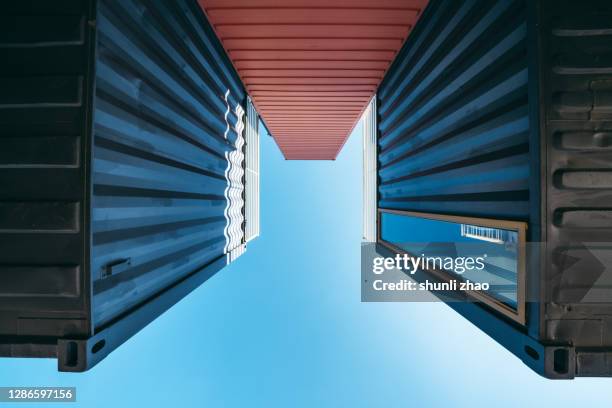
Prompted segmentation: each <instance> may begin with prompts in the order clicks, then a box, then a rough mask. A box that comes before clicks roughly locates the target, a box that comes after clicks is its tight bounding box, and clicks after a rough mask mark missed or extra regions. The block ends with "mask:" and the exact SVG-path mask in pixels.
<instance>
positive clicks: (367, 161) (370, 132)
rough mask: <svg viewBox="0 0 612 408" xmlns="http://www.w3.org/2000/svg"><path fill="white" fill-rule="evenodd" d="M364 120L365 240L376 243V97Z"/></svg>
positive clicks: (367, 109)
mask: <svg viewBox="0 0 612 408" xmlns="http://www.w3.org/2000/svg"><path fill="white" fill-rule="evenodd" d="M362 120H363V239H364V241H368V242H374V241H376V196H377V194H376V134H377V133H376V132H377V126H376V96H374V97H373V98H372V100H371V101H370V104H369V105H368V107H367V108H366V110H365V112H364V113H363V116H362Z"/></svg>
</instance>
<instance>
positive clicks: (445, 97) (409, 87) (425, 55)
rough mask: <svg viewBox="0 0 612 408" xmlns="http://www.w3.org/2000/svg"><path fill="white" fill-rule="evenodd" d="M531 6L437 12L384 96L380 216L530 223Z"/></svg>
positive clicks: (440, 5) (390, 77) (455, 7)
mask: <svg viewBox="0 0 612 408" xmlns="http://www.w3.org/2000/svg"><path fill="white" fill-rule="evenodd" d="M526 36H527V23H526V12H525V4H524V2H523V1H505V0H504V1H490V2H480V1H475V0H468V1H462V2H451V1H434V2H432V3H430V5H429V7H428V8H427V9H426V11H425V13H424V14H423V16H422V17H421V20H420V21H419V24H417V26H416V27H415V29H414V31H413V33H412V34H411V36H410V38H409V40H408V42H407V43H406V44H405V46H404V47H403V49H402V51H401V52H400V54H399V55H398V57H397V59H396V60H395V62H394V64H393V65H392V66H391V69H390V71H389V72H388V73H387V75H386V77H385V79H384V80H383V83H382V84H381V86H380V89H379V91H378V109H379V124H378V131H379V139H378V159H379V162H378V176H379V203H378V205H379V207H380V208H387V209H398V210H412V211H423V212H434V213H447V214H455V215H473V216H479V217H487V218H501V219H514V220H528V219H529V212H530V203H529V201H530V194H529V179H530V165H529V126H530V120H529V114H528V101H527V94H528V71H527V58H526V54H527V45H526Z"/></svg>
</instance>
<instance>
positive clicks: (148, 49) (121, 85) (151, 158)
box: [91, 0, 246, 326]
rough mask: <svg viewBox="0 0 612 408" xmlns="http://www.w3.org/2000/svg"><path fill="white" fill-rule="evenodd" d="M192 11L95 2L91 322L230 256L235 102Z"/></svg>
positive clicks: (238, 94)
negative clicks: (230, 165) (229, 166)
mask: <svg viewBox="0 0 612 408" xmlns="http://www.w3.org/2000/svg"><path fill="white" fill-rule="evenodd" d="M201 13H202V11H201V10H200V9H199V7H198V6H197V5H196V4H195V2H192V1H188V0H180V1H176V2H164V1H135V0H126V1H121V2H117V1H110V0H101V1H99V10H98V18H97V24H98V59H97V66H96V69H97V76H96V96H97V99H96V107H95V113H94V124H95V136H94V143H95V146H94V151H93V209H92V212H93V213H92V236H93V249H92V251H93V254H92V263H91V273H92V275H93V279H94V285H93V291H94V307H93V313H94V320H95V324H96V326H98V325H102V324H104V323H107V322H109V321H110V320H111V319H113V318H115V317H117V316H119V315H121V313H123V312H125V311H126V310H128V309H129V308H130V307H132V306H134V305H136V304H138V303H139V302H142V301H143V300H145V299H147V298H149V297H151V296H152V295H154V294H155V293H156V292H158V291H160V290H161V289H163V288H165V287H167V286H169V285H171V284H172V283H174V282H176V281H178V280H179V279H181V278H182V277H184V276H186V275H188V274H190V273H192V272H194V271H195V270H198V269H200V268H202V267H205V266H206V265H207V264H209V263H211V262H213V261H214V260H215V259H218V258H219V257H221V256H224V254H225V252H226V251H228V252H229V251H231V250H232V249H234V248H231V247H229V246H228V245H229V240H230V239H231V237H230V235H232V234H233V233H234V232H232V231H229V232H228V228H230V229H231V228H233V227H229V220H228V217H229V215H228V213H229V212H232V211H234V209H233V208H230V204H229V202H228V196H229V195H231V194H233V190H231V189H229V190H228V186H229V182H228V180H229V178H231V177H233V175H234V174H236V175H237V176H239V175H238V173H235V172H236V171H238V170H239V169H233V170H232V169H230V168H228V162H229V157H230V156H231V155H233V154H237V153H236V148H237V146H236V144H237V141H238V140H240V139H241V137H242V136H241V135H239V134H238V133H237V130H238V131H240V130H241V129H242V127H243V124H242V119H241V118H240V117H239V113H240V111H241V110H242V109H243V103H244V100H245V96H246V95H245V92H244V89H243V88H242V85H241V83H240V81H239V79H238V77H237V76H236V74H235V72H234V71H233V69H232V67H231V64H230V62H229V60H228V59H227V58H226V56H225V53H224V51H223V49H222V48H221V47H220V46H219V44H218V42H216V38H215V35H214V33H213V32H212V30H211V28H210V27H209V26H208V25H207V24H206V25H205V20H204V19H203V18H202V16H201ZM240 154H242V153H241V152H240ZM237 194H238V195H241V194H242V193H241V192H237ZM236 205H240V204H239V203H238V202H236ZM238 239H240V240H241V239H242V238H240V237H238Z"/></svg>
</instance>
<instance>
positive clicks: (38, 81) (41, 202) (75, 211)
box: [0, 0, 93, 355]
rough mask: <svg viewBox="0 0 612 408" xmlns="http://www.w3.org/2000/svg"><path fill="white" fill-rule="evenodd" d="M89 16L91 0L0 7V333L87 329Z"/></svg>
mask: <svg viewBox="0 0 612 408" xmlns="http://www.w3.org/2000/svg"><path fill="white" fill-rule="evenodd" d="M92 13H93V8H92V6H91V4H90V2H88V1H77V0H74V1H70V0H65V1H58V2H49V1H42V0H40V1H36V0H33V1H27V2H25V1H9V2H3V4H2V15H1V16H0V336H1V335H20V336H87V335H88V333H89V332H90V325H89V321H88V316H89V314H88V294H89V280H88V279H87V278H85V279H82V277H81V276H80V275H81V273H82V271H83V269H86V263H87V259H86V256H84V255H83V242H84V240H86V238H87V237H88V227H87V223H86V222H85V220H86V217H87V216H88V211H87V209H88V200H89V199H88V194H87V188H86V185H87V152H88V150H89V147H88V140H89V127H88V124H87V120H86V116H85V113H86V111H87V109H88V105H89V104H90V101H91V95H90V92H89V89H88V83H89V81H90V79H91V76H90V73H89V72H90V68H91V67H90V64H89V62H90V58H91V52H92V48H90V45H91V44H92V41H91V37H92V32H93V30H91V29H88V24H87V23H88V20H89V19H91V18H92ZM26 339H27V340H25V341H26V342H27V341H34V340H33V339H32V338H29V339H28V338H27V337H26ZM19 341H22V339H20V340H19ZM20 347H21V346H16V345H12V346H6V345H0V354H1V355H15V354H17V355H21V354H26V355H28V354H29V355H32V354H35V355H38V354H40V353H43V354H49V355H52V354H53V353H54V352H55V350H54V349H51V348H49V349H48V350H47V351H45V350H44V348H43V347H36V348H29V347H28V345H27V344H25V345H24V346H23V347H24V348H23V349H20Z"/></svg>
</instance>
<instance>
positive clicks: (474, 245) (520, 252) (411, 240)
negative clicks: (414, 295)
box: [378, 209, 527, 324]
mask: <svg viewBox="0 0 612 408" xmlns="http://www.w3.org/2000/svg"><path fill="white" fill-rule="evenodd" d="M466 226H470V227H473V228H467V229H468V230H470V231H472V232H478V233H480V234H481V235H483V236H484V231H487V232H486V234H493V236H499V237H506V239H505V240H501V239H500V242H497V241H495V240H490V239H485V240H483V239H482V236H477V237H476V238H473V237H470V236H468V235H466V234H464V232H465V230H466V228H465V227H466ZM526 229H527V226H526V224H525V223H522V222H516V221H502V220H491V219H482V218H473V217H457V216H447V215H440V214H429V213H418V212H409V211H396V210H383V209H380V210H379V230H378V242H380V243H381V244H383V245H385V246H386V247H388V248H389V249H391V250H392V251H394V252H397V253H407V254H409V255H411V256H416V257H419V256H422V257H428V258H433V259H437V258H440V259H442V258H443V257H448V258H450V259H454V260H457V259H466V258H474V259H476V258H478V257H481V258H482V259H483V264H484V268H482V269H471V270H468V271H466V270H465V268H464V269H463V270H461V271H459V273H457V270H456V269H455V270H449V269H445V268H444V267H442V262H440V264H435V262H434V266H433V267H427V268H424V269H423V270H426V271H427V272H428V273H430V274H432V275H433V276H435V277H436V278H438V279H440V280H442V281H449V280H451V279H460V280H463V281H470V282H479V283H489V284H490V290H489V291H487V292H486V293H485V292H482V291H467V294H468V295H469V296H471V297H472V298H474V299H476V300H479V301H482V302H483V303H484V304H486V305H488V306H489V307H491V308H493V309H495V310H496V311H498V312H500V313H502V314H503V315H505V316H507V317H510V318H511V319H513V320H515V321H516V322H518V323H521V324H524V323H525V297H526V294H525V290H526V289H525V284H526V281H525V234H526ZM496 230H497V231H499V232H493V231H496ZM500 244H503V245H500Z"/></svg>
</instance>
